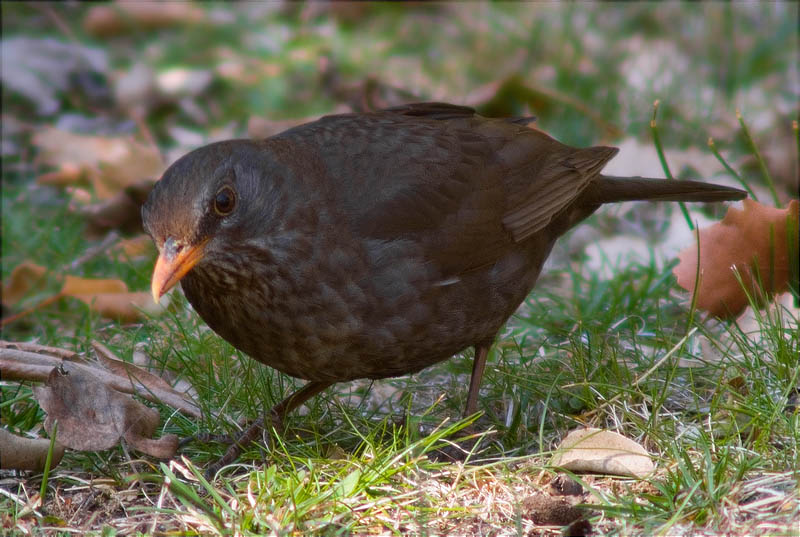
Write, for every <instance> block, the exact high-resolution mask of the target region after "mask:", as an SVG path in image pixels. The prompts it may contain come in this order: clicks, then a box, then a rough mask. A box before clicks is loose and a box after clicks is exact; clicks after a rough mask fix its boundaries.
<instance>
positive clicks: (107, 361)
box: [92, 341, 178, 395]
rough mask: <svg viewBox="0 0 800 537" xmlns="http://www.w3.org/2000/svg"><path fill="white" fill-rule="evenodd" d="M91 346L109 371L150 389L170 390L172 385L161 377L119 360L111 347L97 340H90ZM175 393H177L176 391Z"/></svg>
mask: <svg viewBox="0 0 800 537" xmlns="http://www.w3.org/2000/svg"><path fill="white" fill-rule="evenodd" d="M92 348H93V349H94V352H95V354H96V355H97V358H98V360H99V361H100V365H102V366H103V367H105V368H106V369H108V370H109V371H110V372H111V373H113V374H115V375H119V376H120V377H128V378H130V379H131V380H135V381H137V382H139V383H140V384H142V385H143V386H144V387H146V388H148V389H150V390H152V389H156V388H160V389H162V390H172V386H170V385H169V383H168V382H167V381H165V380H164V379H162V378H161V377H159V376H157V375H154V374H153V373H150V372H149V371H146V370H144V369H142V368H141V367H138V366H136V365H135V364H132V363H130V362H124V361H122V360H120V359H119V358H118V357H117V356H116V355H115V354H114V353H113V352H111V349H109V348H108V347H106V346H105V345H103V344H102V343H100V342H98V341H92ZM175 395H178V394H177V393H176V394H175Z"/></svg>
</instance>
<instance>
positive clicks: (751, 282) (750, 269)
mask: <svg viewBox="0 0 800 537" xmlns="http://www.w3.org/2000/svg"><path fill="white" fill-rule="evenodd" d="M743 203H744V206H743V208H742V209H736V208H735V207H731V208H729V209H728V213H727V214H726V215H725V218H723V219H722V221H721V222H719V223H718V224H715V225H713V226H711V227H709V228H706V229H702V230H700V232H699V238H700V260H699V262H700V266H699V288H698V289H697V290H696V291H695V283H696V280H697V279H698V248H697V245H696V244H695V245H694V246H692V247H689V248H687V249H685V250H683V251H681V252H680V254H678V257H679V259H680V263H679V264H678V266H676V267H675V269H674V270H673V273H674V274H675V276H676V278H677V279H678V285H680V286H681V287H683V288H684V289H686V290H688V291H689V292H691V293H695V292H696V294H697V307H698V308H700V309H702V310H705V311H708V312H709V313H711V314H712V315H715V316H717V317H721V318H730V317H736V316H737V315H739V314H740V313H741V312H742V311H744V309H745V307H746V306H747V305H748V303H749V301H748V298H747V296H748V294H749V295H750V296H751V297H753V298H754V299H756V300H757V301H758V300H761V299H762V298H763V297H764V294H766V295H767V296H772V295H774V294H776V293H781V292H783V291H786V290H787V289H788V288H789V283H790V279H791V277H792V275H791V265H790V259H792V256H796V255H797V251H798V235H797V230H798V227H797V226H798V208H799V207H800V204H798V201H797V200H792V201H791V202H790V203H789V206H788V207H786V208H784V209H776V208H774V207H768V206H765V205H762V204H760V203H758V202H756V201H753V200H749V199H746V200H744V202H743ZM790 252H792V253H790ZM737 272H738V275H739V276H740V277H741V281H742V284H744V287H745V288H744V289H743V288H742V284H740V283H739V280H738V279H737V276H736V274H737ZM745 289H746V291H745Z"/></svg>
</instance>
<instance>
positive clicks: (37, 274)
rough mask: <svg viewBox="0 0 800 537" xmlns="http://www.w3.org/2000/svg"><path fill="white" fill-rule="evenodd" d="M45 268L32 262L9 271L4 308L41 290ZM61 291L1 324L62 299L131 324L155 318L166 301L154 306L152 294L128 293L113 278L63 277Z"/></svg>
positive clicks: (123, 286) (4, 288) (125, 288)
mask: <svg viewBox="0 0 800 537" xmlns="http://www.w3.org/2000/svg"><path fill="white" fill-rule="evenodd" d="M46 275H47V269H46V268H44V267H41V266H39V265H36V264H35V263H31V262H25V263H22V264H20V265H19V266H18V267H16V268H15V269H14V271H12V273H11V276H10V277H9V279H8V282H6V284H5V285H4V286H3V299H4V300H6V299H8V298H9V297H10V301H9V302H8V303H6V305H7V306H11V305H14V304H16V303H17V302H18V301H19V300H20V299H21V298H22V297H24V296H26V295H27V294H29V293H31V292H33V291H34V290H36V289H43V288H44V285H43V284H44V282H45V278H46ZM63 282H64V283H63V284H62V286H61V290H60V291H59V292H58V293H56V294H55V295H52V296H50V297H48V298H46V299H44V300H42V301H40V302H39V303H38V304H36V305H34V306H33V307H32V308H29V309H28V310H26V311H24V312H21V313H19V314H17V315H14V316H10V317H8V318H4V319H3V323H4V324H6V323H8V322H12V321H13V320H16V319H17V318H19V317H21V316H23V315H25V314H28V313H31V312H32V311H36V310H38V309H40V308H42V307H44V306H46V305H49V304H52V303H53V302H56V301H57V300H59V299H61V298H63V297H72V298H76V299H78V300H80V301H81V302H83V303H85V304H86V305H88V306H89V308H90V309H91V310H92V311H94V312H96V313H98V314H99V315H101V316H103V317H106V318H108V319H118V320H120V321H123V322H133V321H136V320H138V319H141V318H142V317H143V316H146V315H151V316H152V315H159V314H160V313H162V312H163V311H164V309H165V304H166V301H165V302H164V303H163V304H162V303H159V304H155V303H153V300H152V295H150V294H149V293H147V292H145V291H140V292H130V291H128V286H127V285H126V284H125V282H123V281H121V280H116V279H97V278H81V277H78V276H70V275H67V276H65V277H64V279H63Z"/></svg>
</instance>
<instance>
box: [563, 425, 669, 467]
mask: <svg viewBox="0 0 800 537" xmlns="http://www.w3.org/2000/svg"><path fill="white" fill-rule="evenodd" d="M550 464H552V465H553V466H558V467H560V468H564V469H566V470H571V471H573V472H592V473H598V474H611V475H621V476H632V477H638V478H643V477H645V476H647V475H648V474H650V473H651V472H652V471H653V470H655V465H654V464H653V461H652V460H651V459H650V455H649V454H648V453H647V450H645V449H644V448H643V447H642V446H641V445H639V444H637V443H636V442H634V441H633V440H631V439H629V438H626V437H624V436H622V435H621V434H619V433H615V432H613V431H604V430H602V429H594V428H586V429H576V430H574V431H572V432H570V433H569V434H568V435H567V436H566V437H565V438H564V440H562V441H561V444H559V446H558V448H557V449H556V453H555V455H553V459H552V460H551V461H550Z"/></svg>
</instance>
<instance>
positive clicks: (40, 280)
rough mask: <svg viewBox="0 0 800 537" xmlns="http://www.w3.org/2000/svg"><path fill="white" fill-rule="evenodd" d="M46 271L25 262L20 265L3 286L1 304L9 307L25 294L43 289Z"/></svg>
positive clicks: (34, 264)
mask: <svg viewBox="0 0 800 537" xmlns="http://www.w3.org/2000/svg"><path fill="white" fill-rule="evenodd" d="M45 274H47V269H46V268H44V267H42V266H39V265H37V264H36V263H32V262H30V261H25V262H23V263H20V264H19V265H17V266H16V267H14V270H12V271H11V274H10V275H9V276H8V279H7V280H6V281H5V283H4V284H3V304H4V305H5V306H6V307H11V306H14V305H15V304H17V303H18V302H19V301H20V300H22V299H23V298H24V297H25V296H26V295H27V294H29V293H32V292H34V291H41V290H43V289H44V288H45V284H46V279H45Z"/></svg>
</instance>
